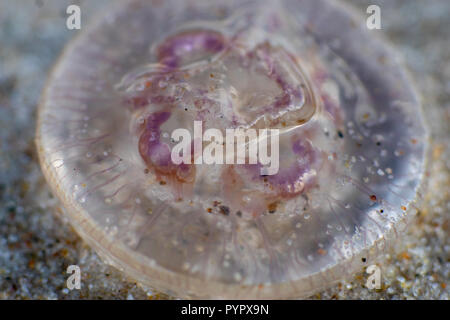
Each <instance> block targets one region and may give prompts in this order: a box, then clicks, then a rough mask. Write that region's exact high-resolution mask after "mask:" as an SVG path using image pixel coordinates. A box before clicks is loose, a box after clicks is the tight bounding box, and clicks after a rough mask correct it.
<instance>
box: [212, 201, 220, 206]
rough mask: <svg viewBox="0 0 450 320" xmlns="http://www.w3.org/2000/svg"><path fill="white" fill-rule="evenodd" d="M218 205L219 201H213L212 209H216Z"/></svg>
mask: <svg viewBox="0 0 450 320" xmlns="http://www.w3.org/2000/svg"><path fill="white" fill-rule="evenodd" d="M220 203H221V202H220V201H217V200H214V202H213V206H214V207H217V206H218V205H219V204H220Z"/></svg>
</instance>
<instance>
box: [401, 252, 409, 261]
mask: <svg viewBox="0 0 450 320" xmlns="http://www.w3.org/2000/svg"><path fill="white" fill-rule="evenodd" d="M400 257H401V258H402V259H404V260H411V256H410V255H409V253H408V252H402V253H401V254H400Z"/></svg>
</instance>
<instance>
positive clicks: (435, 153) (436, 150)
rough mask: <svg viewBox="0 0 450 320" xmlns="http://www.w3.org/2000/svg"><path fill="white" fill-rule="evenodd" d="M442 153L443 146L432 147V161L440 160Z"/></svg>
mask: <svg viewBox="0 0 450 320" xmlns="http://www.w3.org/2000/svg"><path fill="white" fill-rule="evenodd" d="M443 152H444V146H443V145H438V146H436V147H434V148H433V159H434V160H438V159H440V158H441V156H442V153H443Z"/></svg>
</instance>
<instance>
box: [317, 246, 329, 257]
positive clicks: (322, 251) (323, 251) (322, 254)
mask: <svg viewBox="0 0 450 320" xmlns="http://www.w3.org/2000/svg"><path fill="white" fill-rule="evenodd" d="M317 253H318V254H320V255H321V256H324V255H326V254H327V251H326V250H324V249H322V248H320V249H319V250H317Z"/></svg>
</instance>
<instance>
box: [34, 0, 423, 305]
mask: <svg viewBox="0 0 450 320" xmlns="http://www.w3.org/2000/svg"><path fill="white" fill-rule="evenodd" d="M275 3H276V4H275ZM194 121H200V123H201V124H202V126H203V128H204V129H209V128H215V129H217V130H218V131H219V132H223V133H224V132H225V131H226V129H228V128H240V129H249V128H253V129H258V130H261V129H278V130H279V135H278V136H277V138H278V140H279V168H278V170H277V172H276V174H270V175H265V174H261V170H260V169H261V166H262V165H261V163H259V162H257V163H249V162H246V163H238V164H232V163H230V164H223V165H219V164H212V165H211V164H205V163H196V161H195V158H196V156H195V155H194V154H190V155H189V158H191V160H192V161H190V162H189V163H181V164H175V163H173V161H171V149H172V148H173V147H174V146H175V145H176V142H175V141H173V139H171V133H172V132H173V131H174V130H175V129H178V128H185V129H187V130H188V131H192V130H194V128H193V124H194ZM426 139H427V136H426V132H425V129H424V125H423V121H422V115H421V109H420V105H419V102H418V99H417V97H416V94H415V92H414V90H413V88H412V86H411V84H410V82H409V80H408V78H407V77H406V75H405V73H404V72H403V70H402V69H401V65H400V64H399V63H398V61H397V59H396V57H395V55H394V54H393V53H392V52H391V50H390V49H389V48H387V47H386V45H385V44H384V43H383V42H382V41H381V40H379V39H376V38H374V36H373V35H372V33H369V31H368V30H366V29H365V23H364V21H359V20H358V18H355V16H354V15H353V14H351V13H350V12H349V9H348V8H346V7H344V6H343V5H341V4H339V3H338V2H336V1H325V0H302V1H297V0H296V1H294V0H292V1H291V0H285V1H280V2H275V1H244V2H242V1H235V2H234V1H229V2H226V4H225V3H224V2H223V1H128V2H126V3H120V4H119V6H117V7H114V8H113V9H111V11H110V12H107V13H105V15H104V17H103V18H100V19H98V20H97V21H96V23H95V24H93V25H92V26H90V27H89V28H87V29H86V30H83V31H82V32H81V34H80V36H79V37H77V38H76V39H75V40H73V41H72V42H71V43H70V44H69V45H68V47H67V48H66V50H65V51H64V53H63V55H62V57H61V59H60V60H59V62H58V63H57V65H56V66H55V68H54V71H53V73H52V75H51V77H50V79H49V82H48V85H47V87H46V90H45V93H44V96H43V100H42V104H41V107H40V109H39V120H38V129H37V144H38V149H39V156H40V160H41V164H42V168H43V171H44V174H45V176H46V178H47V180H48V182H49V184H50V186H51V188H52V189H53V191H54V193H55V194H56V195H57V196H58V197H59V198H60V199H61V201H62V203H63V204H64V206H65V208H66V214H67V216H68V217H69V219H70V221H71V223H72V224H73V226H74V227H75V229H76V230H77V231H78V232H79V233H80V235H81V236H82V237H83V239H85V240H86V241H87V242H88V243H89V244H90V245H91V246H93V247H94V248H95V249H96V250H97V251H98V252H99V254H100V255H101V256H102V257H103V258H104V259H105V260H106V261H107V262H108V263H111V264H112V265H114V266H116V267H118V268H119V269H121V270H123V271H124V272H125V273H127V274H128V275H131V276H132V277H134V278H136V279H137V280H138V281H140V282H142V283H144V284H146V285H149V286H152V287H155V288H157V289H160V290H163V291H165V292H168V293H171V294H174V295H177V296H181V297H203V298H205V297H206V298H207V297H212V298H235V299H239V298H291V297H302V296H303V297H304V296H306V295H308V294H312V293H314V292H315V291H317V290H319V289H322V288H325V287H327V286H330V285H331V284H333V283H334V282H336V281H339V280H341V279H343V278H346V277H349V276H351V275H352V274H354V273H355V272H356V271H359V270H361V268H362V266H364V265H367V266H368V265H370V264H371V262H373V260H374V259H375V258H376V257H377V255H379V254H380V253H382V252H383V251H384V250H385V248H386V246H387V245H389V243H390V242H392V241H394V240H396V239H398V238H399V237H400V235H399V234H400V232H401V231H403V230H404V229H405V227H406V225H407V224H408V222H409V221H410V217H411V216H412V215H413V212H414V210H416V207H417V201H418V200H419V199H420V189H421V185H422V183H423V181H422V180H423V177H424V171H425V154H426V145H427V141H426ZM195 143H200V144H202V146H203V147H205V148H206V147H207V142H205V141H203V142H202V141H200V142H199V141H196V140H195V139H192V141H191V144H192V145H195ZM192 149H193V148H192ZM192 149H191V148H189V150H192ZM223 150H224V153H228V152H230V150H229V149H228V148H224V149H223ZM272 151H274V150H272Z"/></svg>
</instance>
